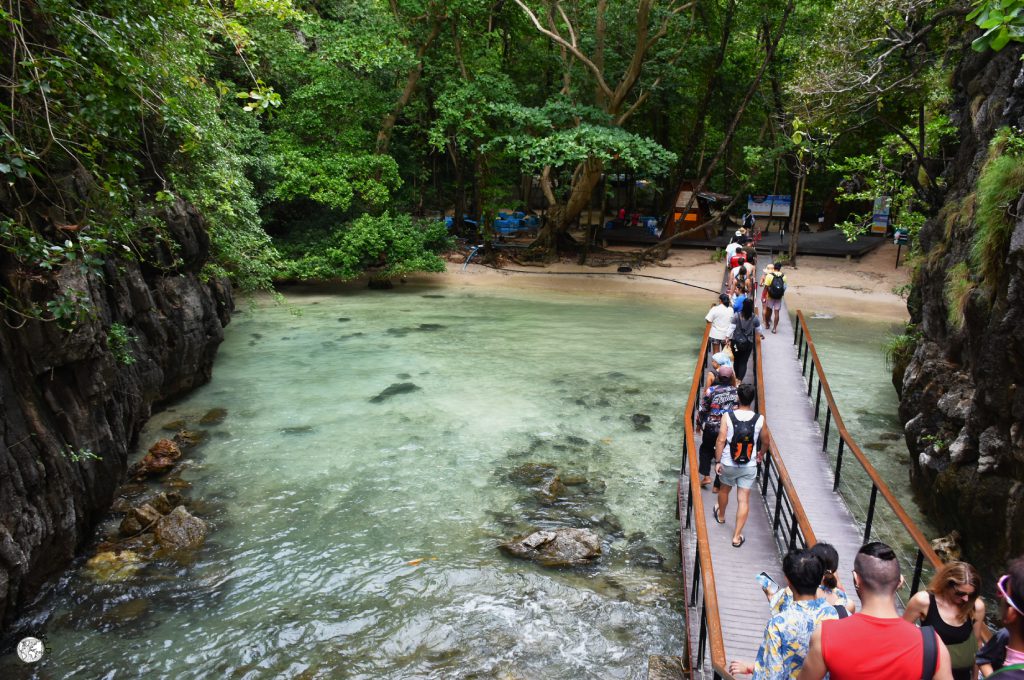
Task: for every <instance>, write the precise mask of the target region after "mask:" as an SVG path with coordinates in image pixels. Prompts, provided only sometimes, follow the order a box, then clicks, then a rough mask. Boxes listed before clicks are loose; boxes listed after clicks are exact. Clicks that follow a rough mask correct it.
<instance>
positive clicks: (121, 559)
mask: <svg viewBox="0 0 1024 680" xmlns="http://www.w3.org/2000/svg"><path fill="white" fill-rule="evenodd" d="M141 567H142V558H141V557H140V556H139V555H138V554H137V553H134V552H132V551H131V550H118V551H114V550H109V551H105V552H101V553H97V554H96V555H94V556H92V557H91V558H89V561H88V562H86V563H85V570H86V573H87V574H88V575H89V576H90V577H91V578H93V579H94V580H96V581H99V582H101V583H116V582H118V581H127V580H128V579H130V578H131V577H133V576H135V574H136V573H137V572H138V571H139V569H140V568H141Z"/></svg>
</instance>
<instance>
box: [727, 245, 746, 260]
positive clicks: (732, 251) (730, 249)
mask: <svg viewBox="0 0 1024 680" xmlns="http://www.w3.org/2000/svg"><path fill="white" fill-rule="evenodd" d="M742 247H743V246H741V245H740V244H739V243H730V244H729V245H727V246H726V247H725V261H726V262H728V261H729V260H730V259H731V258H732V256H733V255H735V254H736V251H737V250H739V249H740V248H742Z"/></svg>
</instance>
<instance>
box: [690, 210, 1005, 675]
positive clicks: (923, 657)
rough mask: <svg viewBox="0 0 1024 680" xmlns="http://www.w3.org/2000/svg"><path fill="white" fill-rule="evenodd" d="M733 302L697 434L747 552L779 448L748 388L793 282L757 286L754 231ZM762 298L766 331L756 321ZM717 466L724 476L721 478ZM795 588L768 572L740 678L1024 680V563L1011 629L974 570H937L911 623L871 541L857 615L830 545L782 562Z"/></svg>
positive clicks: (730, 276)
mask: <svg viewBox="0 0 1024 680" xmlns="http://www.w3.org/2000/svg"><path fill="white" fill-rule="evenodd" d="M726 251H727V252H726V258H727V275H726V286H725V288H726V292H725V293H722V294H721V296H720V297H719V300H718V303H717V304H715V305H714V306H713V307H712V308H711V310H710V311H709V312H708V314H707V317H706V320H707V321H708V322H710V324H711V330H710V340H711V343H712V355H711V360H710V370H709V371H708V373H707V375H706V376H705V384H706V385H707V388H706V389H705V390H704V392H703V394H702V395H701V401H700V404H699V407H698V411H697V422H696V423H695V428H696V431H697V433H698V434H700V435H701V444H700V448H699V451H698V470H697V472H698V474H699V475H700V486H701V487H702V488H707V487H712V489H713V491H714V492H715V493H716V494H717V496H716V498H717V502H716V503H715V505H714V507H713V509H712V515H713V516H714V518H715V521H716V522H717V523H719V524H725V523H726V515H725V511H726V507H727V506H728V503H729V496H730V492H731V490H732V487H736V506H737V507H736V523H735V527H734V529H733V537H732V545H733V547H735V548H740V547H742V546H743V544H744V542H745V540H746V539H745V538H744V536H743V527H744V525H745V524H746V521H747V515H748V511H749V498H750V493H751V489H752V487H753V486H754V483H755V481H756V478H757V466H758V464H759V463H760V462H761V461H762V460H763V458H764V454H765V451H766V450H767V448H768V445H769V441H768V439H769V436H770V435H769V432H768V430H767V429H766V428H765V427H764V416H762V415H760V414H758V413H757V412H756V411H755V410H754V399H755V396H756V388H755V387H754V385H752V384H750V383H744V382H743V379H744V377H745V375H746V372H747V364H748V363H749V359H750V354H751V350H752V349H753V344H754V334H755V333H757V334H760V335H761V337H762V339H763V338H764V337H765V334H764V330H765V329H768V328H770V329H771V331H772V333H775V332H776V331H777V329H778V323H779V316H780V314H781V307H782V298H783V296H784V295H785V290H786V285H787V284H786V280H785V275H784V274H783V273H782V263H779V262H776V263H773V264H769V265H767V266H766V267H765V272H764V274H763V276H762V277H761V280H760V282H759V283H758V282H756V272H757V266H756V265H757V251H756V250H755V249H754V248H753V246H752V241H751V239H750V237H748V236H747V235H746V234H745V232H744V230H740V231H738V232H737V233H736V236H735V237H734V238H733V242H732V243H730V244H729V247H728V248H727V249H726ZM758 289H760V290H761V303H762V305H761V306H762V309H763V312H764V317H763V318H764V321H763V323H762V322H761V320H760V319H759V317H758V315H757V314H756V313H755V312H754V301H755V300H756V299H757V291H758ZM712 465H714V472H715V477H714V478H712V476H711V472H712ZM782 569H783V573H784V574H785V580H786V583H785V585H784V586H783V585H780V584H778V583H776V582H775V581H774V580H773V579H771V577H770V576H769V575H768V574H767V573H766V572H761V574H759V575H758V581H759V583H760V585H761V587H762V590H763V591H764V593H765V596H766V597H767V598H768V601H769V607H770V612H771V614H770V618H769V620H768V622H767V623H766V625H765V629H764V638H763V642H762V644H761V646H760V648H759V649H758V652H757V657H756V659H755V660H753V661H746V660H733V661H732V662H731V663H730V665H729V672H730V673H731V674H733V675H746V674H752V675H753V679H754V680H797V679H799V680H819V679H820V678H824V677H826V675H827V676H828V677H829V678H831V680H862V679H868V678H879V679H885V680H921V679H923V680H931V679H932V678H935V679H937V680H976V679H977V678H978V677H979V676H980V677H984V678H988V677H995V678H996V679H997V680H1024V609H1022V607H1024V557H1021V558H1018V559H1016V560H1014V561H1012V562H1011V563H1010V564H1009V565H1008V568H1007V571H1006V573H1005V574H1004V575H1003V576H1002V577H1001V578H1000V579H999V580H998V582H997V583H996V591H997V593H998V605H999V617H1000V621H1001V622H1002V623H1003V627H1002V628H1001V629H999V630H998V631H997V632H995V633H993V632H992V630H991V629H990V628H989V627H988V625H987V624H986V622H985V615H986V609H985V604H984V602H983V600H982V598H981V596H980V591H981V579H980V577H979V575H978V572H977V570H975V568H974V567H972V566H971V565H970V564H967V563H966V562H959V561H951V562H947V563H945V564H944V565H943V566H942V567H941V568H940V569H938V570H937V571H936V573H935V575H934V576H933V577H932V579H931V581H930V582H929V584H928V587H927V588H926V589H925V590H923V591H921V592H919V593H916V594H913V595H912V596H911V597H910V599H909V600H908V601H907V603H906V606H905V608H904V610H903V612H902V613H900V611H899V610H898V609H897V591H898V590H899V589H900V588H901V587H902V586H903V585H904V580H903V576H902V575H901V569H900V563H899V560H898V559H897V556H896V553H895V552H894V551H893V549H892V548H890V547H889V546H888V545H886V544H884V543H881V542H877V541H876V542H872V543H868V544H866V545H864V546H863V547H861V548H860V550H859V551H858V553H857V555H856V556H855V558H854V563H853V570H852V574H851V577H852V585H853V589H854V591H855V592H856V594H857V597H858V598H859V601H860V609H859V610H858V609H857V607H856V604H855V601H854V600H853V599H852V598H851V597H850V596H849V594H848V592H847V590H846V587H845V586H844V585H843V583H842V582H841V579H840V576H839V555H838V553H837V552H836V550H835V548H834V547H833V546H831V545H829V544H828V543H817V544H815V545H814V546H812V547H811V548H810V549H798V550H792V551H790V552H789V553H788V554H787V555H786V556H785V558H784V559H783V562H782Z"/></svg>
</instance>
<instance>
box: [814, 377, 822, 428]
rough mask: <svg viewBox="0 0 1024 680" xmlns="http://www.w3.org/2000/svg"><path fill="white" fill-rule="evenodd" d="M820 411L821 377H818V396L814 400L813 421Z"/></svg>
mask: <svg viewBox="0 0 1024 680" xmlns="http://www.w3.org/2000/svg"><path fill="white" fill-rule="evenodd" d="M820 410H821V377H820V376H819V377H818V396H817V397H815V399H814V419H815V420H817V419H818V412H819V411H820Z"/></svg>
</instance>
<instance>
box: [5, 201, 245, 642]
mask: <svg viewBox="0 0 1024 680" xmlns="http://www.w3.org/2000/svg"><path fill="white" fill-rule="evenodd" d="M164 220H165V222H166V224H167V233H168V234H169V235H170V238H171V240H173V241H174V242H175V244H174V246H173V248H174V250H173V252H172V250H171V248H169V247H168V246H166V245H157V246H155V247H156V252H155V255H153V256H150V257H148V258H147V264H140V263H137V262H131V261H125V260H116V259H112V260H109V261H108V262H107V263H106V264H105V267H104V274H103V276H102V277H99V276H88V277H86V276H85V275H83V274H80V273H79V272H77V271H74V272H72V271H70V270H69V269H68V268H65V270H64V271H62V272H61V273H60V274H59V275H58V276H57V281H56V283H57V285H58V286H59V287H60V288H61V289H68V288H75V289H78V290H85V291H88V295H89V297H90V299H91V301H92V302H93V304H94V307H95V316H94V317H93V318H91V319H88V320H86V321H85V322H83V323H81V324H80V325H79V326H78V327H77V328H76V329H75V330H74V331H73V332H71V333H67V332H65V331H63V330H61V329H60V328H58V327H57V326H56V325H55V324H53V323H40V322H33V321H29V322H23V320H21V319H19V318H18V317H16V316H15V315H13V314H12V313H8V314H7V315H6V316H5V318H4V319H3V320H4V321H5V323H4V324H0V353H2V363H0V427H2V428H3V429H2V438H0V632H2V631H3V630H5V629H7V628H8V627H9V626H10V625H11V623H12V622H13V620H14V617H15V615H16V613H17V612H18V611H19V610H20V609H21V608H22V607H23V606H24V605H26V604H28V603H29V602H30V601H31V600H32V599H33V598H34V597H36V596H37V595H38V594H39V593H40V592H41V591H42V590H43V589H44V586H45V585H46V584H47V582H48V580H50V579H51V578H52V577H53V576H55V575H56V574H58V573H60V571H61V570H62V569H64V568H65V567H66V566H67V564H68V562H69V561H70V560H71V559H72V557H73V556H74V554H75V550H76V548H77V547H78V546H79V545H80V544H81V543H82V541H83V540H84V539H85V538H86V537H88V536H89V534H90V531H91V529H92V527H93V525H94V523H95V521H96V520H97V519H98V518H99V517H100V516H101V514H102V513H103V512H105V511H106V509H107V508H108V507H109V505H110V502H111V500H112V498H113V495H114V491H115V489H116V487H117V486H118V485H119V484H120V482H121V481H122V479H123V476H124V473H125V469H126V460H127V454H128V451H129V448H130V447H131V446H132V445H133V444H134V443H135V441H136V439H137V437H138V434H139V430H140V429H141V427H142V425H143V423H144V422H145V421H146V419H147V418H148V417H149V415H150V413H151V410H152V408H153V406H154V404H159V403H160V402H162V401H164V400H167V399H170V398H173V397H175V396H177V395H180V394H183V393H184V392H187V391H188V390H190V389H192V388H193V387H195V386H197V385H200V384H202V383H204V382H206V381H207V380H209V378H210V372H211V367H212V363H213V358H214V354H215V353H216V350H217V347H218V345H219V344H220V342H221V340H222V339H223V327H224V326H225V325H226V324H227V323H228V320H229V318H230V314H231V311H232V307H233V304H232V298H231V291H230V288H229V286H228V284H227V282H226V281H214V282H211V283H205V282H203V281H202V280H201V278H200V276H199V271H200V269H201V267H202V266H203V264H204V263H205V262H206V260H207V257H208V255H209V240H208V237H207V235H206V232H205V230H204V228H203V224H202V220H201V218H200V217H199V215H198V214H197V213H196V212H195V211H194V210H192V209H191V208H190V207H188V206H186V205H185V204H183V203H177V204H174V205H172V207H171V208H169V209H168V210H167V213H166V215H165V217H164ZM10 264H11V263H9V262H3V261H2V258H0V277H2V283H0V286H2V287H3V288H4V289H6V291H8V292H10V293H11V294H13V295H15V296H22V297H31V296H37V295H38V294H39V292H40V291H41V289H42V287H44V286H52V285H53V283H54V282H53V281H52V280H51V281H45V280H42V279H40V278H39V277H27V276H25V275H24V273H23V272H21V271H19V270H16V269H15V268H13V267H11V266H9V265H10ZM36 299H38V298H36ZM113 323H120V324H123V325H124V326H126V327H127V329H128V330H129V332H130V333H131V334H133V335H134V336H135V337H136V338H137V339H136V340H134V341H132V342H131V343H130V344H129V345H128V350H129V351H130V352H131V355H132V356H133V357H134V359H135V362H134V363H131V364H126V363H124V361H119V360H118V358H117V357H116V356H115V354H114V353H112V352H111V351H110V350H109V349H108V342H107V339H108V334H109V329H110V327H111V324H113ZM85 451H90V452H92V453H94V454H96V455H98V456H99V459H98V460H96V459H92V458H84V459H80V460H78V461H75V460H74V458H75V457H76V456H79V457H80V456H81V454H82V453H83V452H85Z"/></svg>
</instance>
